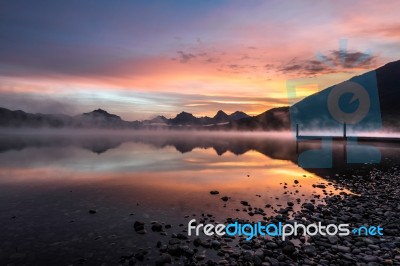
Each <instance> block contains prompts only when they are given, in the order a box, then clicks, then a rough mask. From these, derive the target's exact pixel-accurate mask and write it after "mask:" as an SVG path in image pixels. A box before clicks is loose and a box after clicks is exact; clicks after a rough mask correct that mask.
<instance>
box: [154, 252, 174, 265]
mask: <svg viewBox="0 0 400 266" xmlns="http://www.w3.org/2000/svg"><path fill="white" fill-rule="evenodd" d="M171 262H172V258H171V256H170V255H169V254H166V253H164V254H162V255H161V256H160V257H159V258H158V259H157V260H156V265H157V266H162V265H165V264H167V263H171Z"/></svg>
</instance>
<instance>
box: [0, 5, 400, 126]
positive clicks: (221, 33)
mask: <svg viewBox="0 0 400 266" xmlns="http://www.w3.org/2000/svg"><path fill="white" fill-rule="evenodd" d="M399 10H400V1H351V4H349V1H266V0H265V1H233V0H226V1H220V0H203V1H187V0H182V1H31V2H28V1H16V0H9V1H2V2H1V3H0V106H1V107H5V108H9V109H12V110H17V109H21V110H24V111H27V112H35V113H36V112H41V113H65V114H70V115H75V114H78V113H82V112H88V111H91V110H93V109H97V108H102V109H105V110H107V111H109V112H110V113H115V114H118V115H120V116H122V118H123V119H125V120H134V119H147V118H151V117H154V116H155V115H158V114H161V115H165V116H167V117H173V116H175V114H176V113H179V112H181V111H187V112H191V113H193V114H195V115H198V116H200V115H210V116H213V115H214V114H215V113H216V112H217V111H218V110H220V109H222V110H224V111H226V112H227V113H231V112H234V111H236V110H242V111H245V112H247V113H248V114H252V115H254V114H258V113H261V112H264V111H265V110H268V109H270V108H272V107H277V106H284V105H288V103H289V101H288V98H287V93H286V81H287V80H288V79H298V78H309V77H311V78H312V79H310V80H313V82H314V83H315V81H317V84H318V86H319V88H320V89H323V88H324V87H325V86H328V85H329V84H334V83H337V82H340V81H343V80H345V79H347V78H349V77H351V76H354V75H356V74H359V73H363V72H366V71H368V70H370V69H374V68H376V67H379V66H381V65H383V64H385V63H388V62H390V61H395V60H399V59H400V56H399V52H400V16H399V14H400V13H399ZM345 50H346V53H345V56H344V57H345V61H344V62H343V61H342V59H343V51H345ZM316 90H317V88H316V86H311V87H309V88H308V87H307V88H303V90H302V92H301V94H300V96H306V95H307V94H309V93H311V92H315V91H316Z"/></svg>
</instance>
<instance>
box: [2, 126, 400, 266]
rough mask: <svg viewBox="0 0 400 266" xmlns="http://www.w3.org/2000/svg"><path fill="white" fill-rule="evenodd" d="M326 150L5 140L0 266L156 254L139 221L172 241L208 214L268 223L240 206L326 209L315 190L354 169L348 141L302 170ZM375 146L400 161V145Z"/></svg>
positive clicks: (175, 139) (155, 140)
mask: <svg viewBox="0 0 400 266" xmlns="http://www.w3.org/2000/svg"><path fill="white" fill-rule="evenodd" d="M318 145H320V144H319V143H318V141H310V142H303V143H296V142H295V141H294V140H293V139H292V138H291V136H283V137H277V136H268V135H263V134H243V135H235V134H221V133H218V134H217V133H215V134H198V133H195V132H189V133H188V132H179V133H171V132H169V133H165V134H151V133H148V132H143V133H135V134H115V135H104V134H95V135H93V134H76V135H71V134H69V135H65V134H55V135H54V134H52V135H32V134H30V135H27V134H20V135H15V134H14V135H9V134H8V135H2V136H1V138H0V202H1V204H0V222H1V226H2V228H3V229H4V234H3V236H2V243H1V246H0V262H5V263H4V264H7V263H10V262H16V263H18V262H21V261H23V262H25V263H26V262H27V261H28V262H33V261H34V262H35V263H37V264H38V263H39V262H40V263H39V264H53V265H56V264H57V265H59V264H60V263H59V262H60V261H61V262H63V263H61V264H68V263H73V262H75V261H76V260H77V259H79V258H80V257H85V258H87V257H88V256H89V257H90V256H91V258H96V259H98V261H97V262H100V261H101V262H107V261H108V262H110V263H111V264H115V261H116V260H117V259H118V257H119V256H120V255H124V254H125V253H124V252H125V251H124V249H134V248H137V247H147V246H149V247H153V246H154V241H153V240H154V239H152V237H155V236H154V235H152V234H148V235H144V236H142V235H137V234H135V233H134V231H133V229H132V224H133V222H134V221H135V220H144V221H146V222H150V221H153V220H158V221H161V222H164V223H169V224H172V229H171V231H170V233H173V232H179V224H186V223H187V221H188V220H189V219H190V218H189V217H198V216H199V215H201V214H202V213H206V214H207V213H210V214H213V215H214V216H215V217H216V218H217V219H219V220H221V221H222V220H224V219H225V218H227V217H232V218H246V219H252V220H254V221H258V220H260V219H262V216H260V215H254V216H249V215H248V212H243V211H242V210H243V206H242V205H241V204H240V201H241V200H245V201H248V202H250V203H251V204H252V206H257V207H260V208H264V209H265V211H266V213H267V214H268V215H271V214H274V213H275V210H279V209H280V208H284V207H285V206H287V205H286V204H287V202H288V201H292V202H296V199H300V201H301V202H306V201H310V200H316V201H317V203H318V197H316V196H318V195H320V194H322V193H323V190H322V189H321V188H316V187H313V186H312V185H313V184H315V183H322V182H323V183H325V184H326V183H327V180H326V179H329V180H330V178H331V177H330V176H331V175H332V176H333V178H334V177H335V176H336V174H337V173H339V172H340V171H343V172H342V173H341V174H344V173H345V171H349V170H346V169H351V167H355V166H351V165H349V164H347V163H346V160H343V159H344V157H343V156H344V154H347V153H346V149H345V146H343V145H345V143H335V145H334V146H333V166H334V168H333V169H302V168H301V167H299V166H298V165H297V158H298V157H297V156H298V154H299V152H301V151H303V150H306V149H310V148H314V149H315V148H318V147H319V146H318ZM374 145H375V146H376V147H378V148H379V149H380V151H381V153H382V158H383V159H385V158H388V159H390V160H392V163H393V161H394V162H395V163H397V162H398V159H399V158H398V156H399V154H400V153H399V152H398V151H399V147H398V146H393V144H379V143H375V144H374ZM385 162H386V160H383V163H382V164H381V166H382V167H386V166H385V165H386V164H385ZM368 167H369V166H363V167H360V166H356V168H357V169H358V170H359V171H361V170H363V169H364V170H365V171H367V170H368V169H367V168H368ZM352 173H353V174H354V172H352ZM295 180H297V181H299V183H298V184H296V183H295V182H294V181H295ZM211 190H218V191H219V192H220V194H219V195H217V196H213V195H210V193H209V191H211ZM339 191H340V190H338V191H336V190H335V189H334V186H333V185H332V186H328V187H327V188H326V193H338V192H339ZM222 196H228V197H230V198H229V200H228V201H227V202H224V201H222V200H221V199H220V198H221V197H222ZM266 204H270V205H271V207H265V205H266ZM296 206H297V205H296ZM298 207H299V206H297V208H298ZM90 209H95V210H96V211H97V213H96V214H95V215H91V214H88V210H90ZM238 210H240V211H238ZM193 215H195V216H193ZM157 237H159V236H158V235H157ZM150 249H151V248H150ZM15 254H17V255H15ZM21 254H24V255H23V256H22V258H20V257H21ZM52 254H57V256H54V255H52ZM110 254H112V255H110ZM13 256H14V257H13ZM18 256H20V257H18ZM93 263H94V264H96V261H94V262H93ZM1 264H3V263H1ZM28 264H29V263H28Z"/></svg>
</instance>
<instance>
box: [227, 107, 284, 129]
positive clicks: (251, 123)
mask: <svg viewBox="0 0 400 266" xmlns="http://www.w3.org/2000/svg"><path fill="white" fill-rule="evenodd" d="M231 128H232V129H239V130H248V129H250V130H288V129H289V128H290V119H289V107H287V106H286V107H277V108H273V109H270V110H268V111H266V112H264V113H262V114H259V115H256V116H253V117H246V118H242V119H239V120H236V121H234V122H232V124H231Z"/></svg>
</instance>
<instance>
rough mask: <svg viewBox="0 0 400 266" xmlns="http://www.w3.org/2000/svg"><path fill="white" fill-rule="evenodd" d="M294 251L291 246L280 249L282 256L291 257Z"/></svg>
mask: <svg viewBox="0 0 400 266" xmlns="http://www.w3.org/2000/svg"><path fill="white" fill-rule="evenodd" d="M295 251H296V248H295V247H294V246H292V245H286V246H284V247H283V248H282V252H283V254H286V255H289V256H290V255H292V254H293V253H294V252H295Z"/></svg>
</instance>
